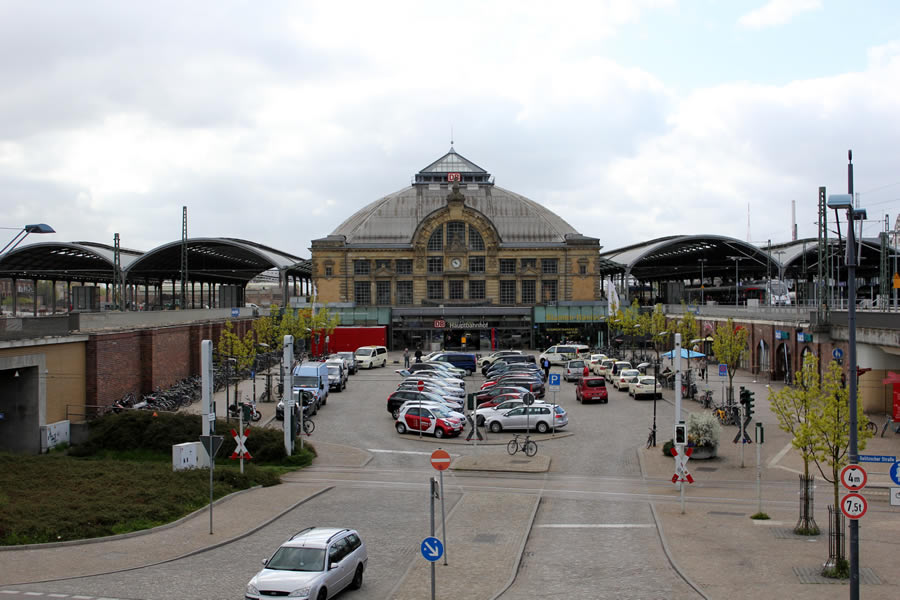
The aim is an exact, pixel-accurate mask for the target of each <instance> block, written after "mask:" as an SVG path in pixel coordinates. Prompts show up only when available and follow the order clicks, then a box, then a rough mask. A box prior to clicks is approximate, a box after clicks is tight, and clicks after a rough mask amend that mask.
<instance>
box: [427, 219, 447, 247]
mask: <svg viewBox="0 0 900 600" xmlns="http://www.w3.org/2000/svg"><path fill="white" fill-rule="evenodd" d="M428 249H429V250H443V249H444V226H443V225H438V227H437V229H435V230H434V233H432V234H431V239H429V240H428Z"/></svg>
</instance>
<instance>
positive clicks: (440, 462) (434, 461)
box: [431, 450, 450, 471]
mask: <svg viewBox="0 0 900 600" xmlns="http://www.w3.org/2000/svg"><path fill="white" fill-rule="evenodd" d="M431 466H432V467H434V468H435V469H437V470H438V471H444V470H446V469H447V468H448V467H450V454H449V453H448V452H447V451H446V450H435V451H434V452H432V453H431Z"/></svg>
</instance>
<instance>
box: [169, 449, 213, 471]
mask: <svg viewBox="0 0 900 600" xmlns="http://www.w3.org/2000/svg"><path fill="white" fill-rule="evenodd" d="M206 468H209V456H208V455H207V454H206V450H205V449H204V448H203V444H201V443H200V442H185V443H184V444H175V445H173V446H172V470H173V471H184V470H187V469H206Z"/></svg>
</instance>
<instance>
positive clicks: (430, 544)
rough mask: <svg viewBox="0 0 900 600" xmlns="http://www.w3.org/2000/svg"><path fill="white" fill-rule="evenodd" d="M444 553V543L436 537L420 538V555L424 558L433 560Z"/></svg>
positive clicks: (438, 558) (439, 557) (436, 559)
mask: <svg viewBox="0 0 900 600" xmlns="http://www.w3.org/2000/svg"><path fill="white" fill-rule="evenodd" d="M443 555H444V544H442V543H441V540H439V539H437V538H436V537H427V538H425V539H424V540H422V556H424V557H425V560H427V561H430V562H435V561H438V560H440V559H441V557H442V556H443Z"/></svg>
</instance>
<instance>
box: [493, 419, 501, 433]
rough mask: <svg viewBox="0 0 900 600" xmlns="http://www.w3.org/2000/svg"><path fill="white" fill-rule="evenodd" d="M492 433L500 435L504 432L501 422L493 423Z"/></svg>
mask: <svg viewBox="0 0 900 600" xmlns="http://www.w3.org/2000/svg"><path fill="white" fill-rule="evenodd" d="M491 431H492V432H493V433H500V432H501V431H503V425H501V424H500V422H499V421H494V422H493V423H491Z"/></svg>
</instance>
